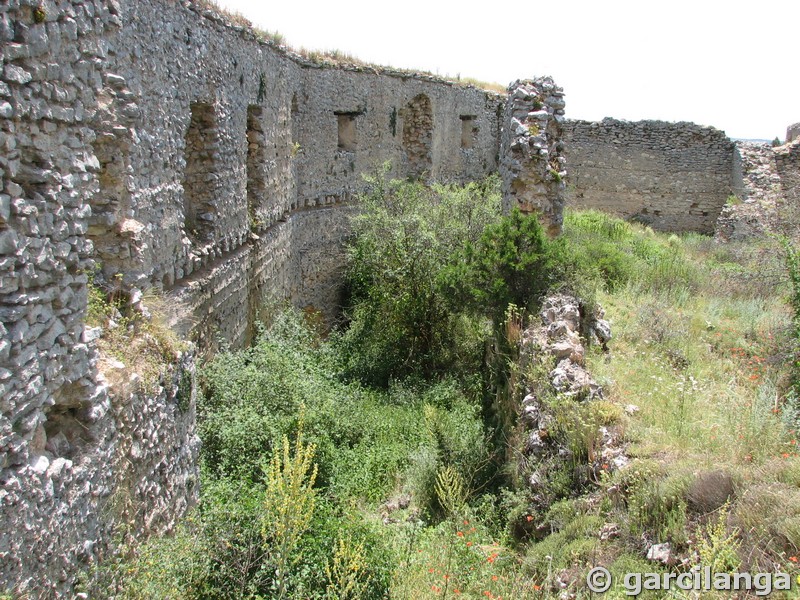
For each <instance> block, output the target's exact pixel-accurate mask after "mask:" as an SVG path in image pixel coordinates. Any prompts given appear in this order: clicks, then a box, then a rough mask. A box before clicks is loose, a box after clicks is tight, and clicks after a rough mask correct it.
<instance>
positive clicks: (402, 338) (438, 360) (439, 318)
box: [340, 171, 500, 387]
mask: <svg viewBox="0 0 800 600" xmlns="http://www.w3.org/2000/svg"><path fill="white" fill-rule="evenodd" d="M367 181H368V183H369V184H370V185H369V189H368V191H367V192H366V193H365V194H364V195H362V197H361V207H362V211H361V213H360V214H359V215H358V216H357V217H356V218H355V220H354V223H353V228H354V238H353V242H352V243H351V245H350V249H349V263H348V264H349V266H348V274H347V282H348V287H349V307H348V308H347V314H348V316H349V319H350V323H349V328H348V329H347V331H346V332H345V333H344V335H343V336H342V337H341V339H340V348H341V351H342V356H343V358H344V360H345V365H344V366H345V370H346V372H347V373H348V374H349V375H350V376H353V377H356V378H358V379H361V380H362V381H365V382H367V383H370V384H372V385H378V386H382V387H386V386H387V385H388V384H389V382H390V381H392V380H395V379H404V378H406V377H408V376H420V377H423V378H426V379H431V378H433V377H435V376H437V375H439V374H441V373H444V372H446V371H452V370H453V369H456V368H457V369H458V370H460V371H461V372H468V371H469V370H470V369H473V370H475V367H476V366H477V365H478V364H479V360H480V356H481V354H480V352H481V349H482V345H481V344H482V338H483V337H484V336H485V332H484V327H483V324H482V323H481V322H479V321H475V320H474V319H469V318H465V316H464V314H463V312H462V310H461V309H460V307H458V306H456V305H454V303H453V298H452V297H451V296H450V294H449V290H448V289H447V285H446V282H444V281H443V279H444V275H445V274H446V272H447V271H448V269H449V267H450V266H451V264H452V263H453V261H454V260H457V259H458V257H459V256H460V254H461V251H462V249H463V248H464V247H465V245H467V244H470V243H474V242H476V241H477V240H478V238H479V237H480V236H481V234H482V233H483V231H484V229H485V228H486V226H487V225H488V224H490V223H492V222H494V221H496V220H497V219H498V218H499V198H500V196H499V192H498V187H499V184H498V180H497V178H496V177H493V178H489V179H488V180H486V181H485V182H482V183H473V184H469V185H467V186H464V187H456V186H442V185H436V186H433V187H426V186H424V185H422V184H420V183H411V182H406V181H397V180H392V181H387V180H386V178H385V171H384V172H382V173H378V174H376V175H375V176H372V177H369V178H367Z"/></svg>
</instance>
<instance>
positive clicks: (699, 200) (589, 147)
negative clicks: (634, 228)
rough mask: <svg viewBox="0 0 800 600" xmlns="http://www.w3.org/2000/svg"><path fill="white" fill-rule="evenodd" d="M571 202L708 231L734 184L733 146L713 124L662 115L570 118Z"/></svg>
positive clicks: (658, 224) (656, 224) (671, 227)
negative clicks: (649, 118)
mask: <svg viewBox="0 0 800 600" xmlns="http://www.w3.org/2000/svg"><path fill="white" fill-rule="evenodd" d="M564 142H565V145H566V152H565V153H566V156H567V161H568V164H569V171H570V180H569V185H568V194H567V196H568V203H569V204H571V205H573V206H576V207H579V208H596V209H600V210H604V211H608V212H611V213H614V214H617V215H620V216H622V217H625V218H628V219H636V220H638V221H641V222H644V223H647V224H649V225H651V226H652V227H653V228H654V229H658V230H662V231H698V232H702V233H711V232H713V230H714V224H715V222H716V220H717V217H718V215H719V213H720V210H721V209H722V207H723V206H724V205H725V201H726V199H727V198H728V196H729V195H730V194H731V193H732V190H733V189H734V183H733V181H732V179H733V167H734V158H733V157H734V145H733V142H732V141H731V140H729V139H728V138H727V136H726V135H725V134H724V133H723V132H722V131H719V130H717V129H714V128H711V127H701V126H699V125H695V124H693V123H665V122H662V121H639V122H627V121H617V120H614V119H603V120H602V121H600V122H588V121H567V124H566V125H565V128H564Z"/></svg>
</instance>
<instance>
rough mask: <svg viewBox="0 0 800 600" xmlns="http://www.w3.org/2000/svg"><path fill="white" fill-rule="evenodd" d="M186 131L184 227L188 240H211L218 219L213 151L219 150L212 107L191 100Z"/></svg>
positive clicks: (217, 175)
mask: <svg viewBox="0 0 800 600" xmlns="http://www.w3.org/2000/svg"><path fill="white" fill-rule="evenodd" d="M189 108H190V111H191V117H190V119H189V127H188V128H187V130H186V139H185V142H186V146H185V158H186V169H185V170H184V173H183V216H184V229H185V231H186V234H187V235H188V236H189V238H190V239H192V240H195V241H210V240H211V239H212V238H213V234H214V223H215V222H216V220H217V185H216V182H217V178H218V177H219V173H217V169H216V165H215V163H216V159H215V157H216V153H217V152H218V151H219V130H218V128H217V119H216V115H215V114H214V106H213V105H212V104H209V103H206V102H192V103H191V105H190V107H189Z"/></svg>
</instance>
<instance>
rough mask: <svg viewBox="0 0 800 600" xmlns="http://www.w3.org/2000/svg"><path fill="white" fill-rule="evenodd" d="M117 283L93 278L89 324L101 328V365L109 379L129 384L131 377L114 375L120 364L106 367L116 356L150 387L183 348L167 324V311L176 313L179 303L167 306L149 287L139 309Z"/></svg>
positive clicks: (89, 300)
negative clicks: (128, 378)
mask: <svg viewBox="0 0 800 600" xmlns="http://www.w3.org/2000/svg"><path fill="white" fill-rule="evenodd" d="M116 284H117V282H115V284H114V285H111V286H105V287H101V286H98V285H96V284H95V283H94V282H93V281H90V283H89V287H88V296H89V297H88V309H87V315H86V325H87V326H88V327H93V328H99V330H100V331H99V333H100V337H99V339H98V341H97V344H98V348H99V350H100V353H101V356H102V357H103V359H104V361H103V362H102V363H101V368H102V369H104V370H105V371H106V372H105V375H106V377H107V379H108V380H109V381H110V383H111V384H112V385H116V386H118V387H125V386H130V381H129V380H125V381H123V380H122V379H118V378H117V377H116V376H115V373H116V372H118V371H120V369H119V368H116V369H113V368H112V369H107V368H106V367H108V366H109V365H108V361H109V360H116V361H120V362H121V363H122V364H123V365H124V366H128V367H130V368H132V369H134V370H135V372H136V373H137V374H138V376H139V379H138V381H139V384H140V385H141V386H143V387H144V389H147V390H149V389H151V388H152V387H153V386H154V385H156V384H157V382H158V380H159V378H160V377H161V376H162V375H164V374H165V372H166V370H167V369H169V368H170V367H171V366H172V365H173V364H174V363H175V360H176V355H177V353H179V352H180V351H182V350H183V349H184V344H183V343H182V342H181V341H180V340H179V338H178V336H177V335H176V334H175V333H174V331H173V330H172V329H171V327H170V326H169V324H168V315H170V314H173V313H175V314H177V312H176V311H180V307H176V306H175V305H172V306H168V305H167V303H166V301H165V300H164V299H163V298H161V297H160V296H159V295H158V294H156V293H155V292H153V291H149V292H148V293H147V294H145V295H144V296H143V297H142V299H141V300H140V303H141V306H142V307H145V308H144V309H138V310H137V309H136V308H134V307H133V306H131V302H130V298H129V297H128V296H127V295H126V294H123V293H122V292H121V291H120V289H121V286H119V285H116ZM117 374H119V375H121V374H122V373H117Z"/></svg>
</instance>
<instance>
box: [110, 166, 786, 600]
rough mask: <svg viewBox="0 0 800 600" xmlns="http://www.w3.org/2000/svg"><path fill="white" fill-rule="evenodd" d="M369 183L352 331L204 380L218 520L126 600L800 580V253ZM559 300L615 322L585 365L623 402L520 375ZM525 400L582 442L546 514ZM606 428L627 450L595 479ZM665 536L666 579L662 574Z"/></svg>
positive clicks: (190, 522) (202, 514) (275, 335)
mask: <svg viewBox="0 0 800 600" xmlns="http://www.w3.org/2000/svg"><path fill="white" fill-rule="evenodd" d="M369 183H370V190H369V192H368V193H367V194H366V196H365V197H364V199H363V206H364V212H363V214H362V215H361V216H360V217H358V219H357V221H356V222H355V237H354V240H353V243H352V246H351V252H350V262H349V275H348V283H349V300H348V303H347V306H346V314H347V317H348V319H347V323H346V327H344V328H343V329H342V330H341V331H334V332H332V333H331V334H330V335H328V336H327V337H323V336H322V335H321V334H320V332H319V328H318V327H316V325H315V323H314V320H313V319H309V318H307V316H304V315H301V314H299V313H296V312H293V311H291V310H286V311H281V312H278V315H277V317H276V318H275V319H274V322H273V323H272V324H271V326H270V327H269V328H264V329H263V330H262V331H261V332H260V334H259V335H258V337H257V340H256V341H255V343H254V344H253V345H252V346H251V347H249V348H247V349H244V350H240V351H236V352H226V353H221V354H219V355H217V356H216V357H215V358H214V359H213V360H212V361H211V362H210V363H209V364H207V365H206V366H205V367H204V368H203V369H202V374H201V379H202V388H203V389H202V390H201V391H202V393H201V400H200V403H199V409H198V410H199V415H198V417H199V427H200V434H201V437H202V439H203V451H202V452H203V456H202V460H203V463H202V468H203V493H202V501H201V504H200V506H199V507H198V508H197V509H196V510H195V511H194V512H193V514H192V515H191V517H190V518H189V519H187V520H186V521H185V522H184V523H183V524H182V525H181V526H180V527H179V529H178V530H177V531H176V532H175V533H174V534H173V535H172V536H169V537H166V538H163V539H153V540H150V541H149V542H147V543H145V544H144V545H143V546H142V547H141V548H139V550H138V552H137V553H136V555H135V556H133V557H132V558H131V559H130V560H128V561H123V562H122V563H120V564H118V565H116V566H114V567H112V568H115V569H117V571H118V572H117V573H116V578H117V579H121V580H122V581H123V582H124V584H125V585H124V593H123V594H122V596H121V597H131V598H140V597H141V598H145V597H147V598H153V597H164V598H166V597H169V598H283V597H288V598H363V599H373V598H374V599H377V598H399V599H409V600H410V599H418V598H456V597H465V598H551V597H559V594H561V593H562V592H564V591H566V593H568V594H570V593H574V594H576V595H577V597H589V592H588V590H587V589H586V587H585V576H586V573H587V572H588V570H589V569H590V568H591V567H593V566H596V565H602V566H606V567H607V568H608V569H609V570H610V571H611V572H612V574H614V575H615V578H616V584H615V587H613V588H612V590H611V591H610V592H609V594H610V597H622V596H624V592H625V589H624V587H623V586H622V581H623V578H622V575H623V574H624V573H627V572H650V571H658V570H665V571H669V570H672V571H685V570H688V569H690V568H692V567H693V566H699V565H703V564H707V565H711V566H713V568H714V569H718V570H720V571H732V570H736V569H746V570H749V571H751V572H756V571H759V570H761V571H775V570H783V571H786V572H790V573H792V574H793V576H794V575H797V566H796V565H797V562H798V560H800V558H798V555H799V554H800V460H798V457H797V439H796V427H797V414H798V413H797V411H796V410H795V408H794V406H795V405H794V404H793V402H794V401H793V400H792V399H793V398H794V396H793V395H792V389H793V381H794V379H793V362H794V352H793V350H792V349H793V348H794V347H795V340H796V338H797V330H796V327H795V326H794V325H793V315H792V310H791V306H792V299H793V298H794V296H793V295H792V294H793V290H794V291H796V289H798V288H797V287H795V288H792V287H791V285H790V284H789V280H790V279H791V278H789V277H787V276H786V273H787V269H786V264H785V263H784V262H783V258H785V257H786V256H788V257H789V267H790V268H789V270H788V272H789V274H792V275H793V277H794V278H795V279H796V270H797V269H796V262H795V263H792V262H791V261H792V260H793V257H794V254H792V253H791V252H790V251H789V250H790V249H789V248H788V247H787V248H785V250H784V251H783V252H781V251H779V250H780V244H779V243H778V242H777V241H775V240H762V241H760V242H758V243H754V244H751V245H748V246H744V245H740V246H737V245H731V244H728V245H718V244H716V243H714V242H713V240H711V239H708V238H705V237H703V236H699V235H682V236H678V235H666V234H656V233H654V232H653V231H651V230H650V229H648V228H646V227H642V226H639V225H633V224H629V223H625V222H623V221H621V220H619V219H615V218H612V217H609V216H607V215H603V214H600V213H597V212H591V211H590V212H579V213H574V212H573V213H568V214H567V216H566V219H565V224H564V234H563V235H562V236H561V238H559V239H558V240H550V239H548V238H547V237H546V236H545V235H544V234H543V232H542V228H541V226H539V224H538V222H537V221H536V219H535V218H534V217H528V216H524V215H521V214H519V213H512V214H511V215H508V216H505V217H502V216H501V215H500V214H499V201H498V194H497V181H496V180H494V179H490V180H487V181H485V182H482V183H477V184H471V185H469V186H466V187H463V188H460V187H453V186H435V187H432V188H427V187H424V186H422V185H420V184H415V183H409V182H398V181H386V180H385V179H384V177H383V176H382V175H381V174H380V173H379V174H377V175H376V176H374V177H372V178H371V179H370V181H369ZM792 265H795V267H792ZM793 269H794V270H793ZM554 290H555V291H568V292H571V293H573V294H575V295H576V296H577V297H578V298H579V301H580V304H581V308H582V310H583V311H584V312H586V313H587V314H591V312H592V311H594V310H596V307H597V305H598V304H599V305H602V306H603V307H604V308H605V309H606V311H607V315H606V317H607V318H608V319H610V320H611V322H612V325H613V331H614V336H615V337H614V340H613V341H612V342H611V344H610V353H608V352H604V351H603V350H602V348H600V347H595V346H591V345H590V346H589V351H588V358H587V361H588V368H589V369H590V370H591V371H592V373H593V374H594V375H595V377H596V378H598V379H599V381H600V382H601V383H602V384H603V385H604V388H605V398H604V399H603V400H600V401H586V400H583V399H580V398H567V397H565V396H563V395H559V394H557V393H556V392H555V391H554V390H553V389H552V388H551V387H550V385H549V384H548V383H547V382H546V376H547V373H548V371H549V369H551V368H552V365H551V364H548V363H547V362H545V361H544V360H543V359H539V358H537V357H534V359H532V360H530V361H529V362H528V363H522V362H519V361H518V358H519V357H518V353H517V352H516V347H517V343H518V341H519V340H520V338H521V336H522V329H523V327H524V325H525V323H526V322H529V321H530V320H531V319H532V318H535V316H534V317H532V316H531V314H532V313H533V314H534V315H535V311H537V309H538V306H539V303H540V301H541V299H542V297H543V296H544V295H545V294H546V293H548V292H551V291H554ZM586 341H587V343H588V340H586ZM529 391H530V392H533V393H534V394H536V395H537V397H538V398H539V400H540V402H541V403H542V404H543V406H545V407H546V409H547V410H548V411H549V414H550V415H551V417H552V426H551V427H549V430H548V431H547V432H545V434H546V435H548V436H552V437H554V438H557V439H558V440H559V441H560V443H562V445H563V447H565V448H567V449H568V453H567V454H565V457H568V458H564V457H554V458H552V459H548V460H551V463H550V464H549V465H547V468H546V469H543V470H541V473H543V477H544V486H543V487H542V488H541V491H540V493H539V495H538V497H536V498H534V497H532V496H531V493H530V491H529V488H528V483H527V481H525V480H524V479H521V478H520V477H519V469H518V462H519V456H520V453H521V450H522V445H523V444H524V440H522V439H520V435H519V433H520V432H519V429H517V425H516V417H517V412H516V411H518V409H519V407H518V404H517V401H518V400H519V398H520V397H521V395H522V394H524V393H526V392H529ZM608 428H614V429H615V431H616V432H618V434H619V435H620V436H621V437H620V439H621V443H622V444H623V446H624V448H625V455H626V457H627V458H626V459H625V460H624V461H622V462H621V463H620V464H619V465H617V464H602V465H601V467H600V468H599V469H598V470H592V469H591V468H590V465H593V464H599V463H602V460H599V457H598V455H597V453H598V452H599V448H600V442H601V440H602V438H603V436H604V435H605V433H604V431H607V429H608ZM608 462H609V463H613V461H612V460H611V459H610V458H609V459H608ZM626 462H627V463H628V464H625V463H626ZM540 466H541V465H540ZM666 543H668V544H669V548H670V553H671V559H670V560H669V561H668V562H667V564H662V563H659V562H652V561H648V560H647V559H646V556H647V551H648V549H649V548H650V546H652V545H653V544H666ZM647 593H648V592H645V594H643V595H642V597H653V598H656V597H660V596H658V595H651V596H647ZM720 597H723V596H720Z"/></svg>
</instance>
